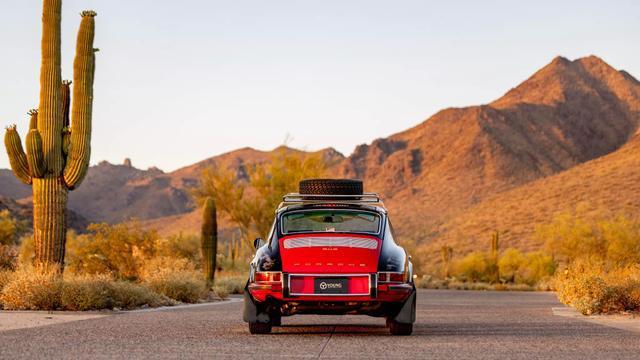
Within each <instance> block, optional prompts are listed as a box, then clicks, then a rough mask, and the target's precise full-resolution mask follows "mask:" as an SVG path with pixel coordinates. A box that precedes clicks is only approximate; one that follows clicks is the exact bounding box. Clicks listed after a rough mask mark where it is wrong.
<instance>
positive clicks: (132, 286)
mask: <svg viewBox="0 0 640 360" xmlns="http://www.w3.org/2000/svg"><path fill="white" fill-rule="evenodd" d="M111 286H112V288H113V292H112V298H113V306H114V307H117V308H120V309H135V308H137V307H140V306H143V305H148V306H150V307H158V306H165V305H172V304H173V302H172V301H171V299H168V298H167V297H165V296H162V295H161V294H158V293H155V292H153V291H152V290H150V289H149V288H148V287H146V286H143V285H140V284H136V283H133V282H130V281H114V282H112V283H111Z"/></svg>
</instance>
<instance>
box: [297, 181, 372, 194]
mask: <svg viewBox="0 0 640 360" xmlns="http://www.w3.org/2000/svg"><path fill="white" fill-rule="evenodd" d="M362 193H363V186H362V181H361V180H349V179H308V180H302V181H300V194H303V195H362Z"/></svg>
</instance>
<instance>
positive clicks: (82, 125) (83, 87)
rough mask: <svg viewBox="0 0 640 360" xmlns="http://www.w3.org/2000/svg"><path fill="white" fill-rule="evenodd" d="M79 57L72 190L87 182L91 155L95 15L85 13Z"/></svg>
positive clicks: (68, 178)
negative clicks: (86, 176) (85, 180)
mask: <svg viewBox="0 0 640 360" xmlns="http://www.w3.org/2000/svg"><path fill="white" fill-rule="evenodd" d="M81 15H82V22H81V23H80V30H79V31H78V42H77V45H76V58H75V60H74V63H73V82H74V84H75V85H74V87H73V113H72V115H73V116H72V121H73V123H72V132H71V145H70V150H69V155H67V164H66V167H65V169H64V182H65V183H66V184H67V187H68V188H69V189H70V190H73V189H75V188H76V187H77V186H78V185H80V183H81V182H82V180H83V179H84V177H85V175H86V173H87V168H88V167H89V159H90V156H91V144H90V142H91V113H92V108H93V76H94V69H95V56H94V49H93V38H94V34H95V20H94V17H95V16H96V13H95V12H94V11H83V12H82V14H81Z"/></svg>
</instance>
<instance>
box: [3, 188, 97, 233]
mask: <svg viewBox="0 0 640 360" xmlns="http://www.w3.org/2000/svg"><path fill="white" fill-rule="evenodd" d="M3 210H9V212H10V213H11V215H12V216H13V217H14V218H15V219H18V220H20V221H24V222H26V223H27V224H28V226H29V227H31V226H33V207H32V206H31V204H30V203H28V202H27V203H20V202H17V201H15V200H13V199H10V198H7V197H4V196H0V211H3ZM67 222H68V225H69V227H70V228H71V229H73V230H75V231H76V232H84V231H85V230H86V228H87V225H89V221H87V219H86V218H84V217H83V216H80V215H79V214H77V213H76V212H74V211H73V210H72V211H69V212H68V213H67Z"/></svg>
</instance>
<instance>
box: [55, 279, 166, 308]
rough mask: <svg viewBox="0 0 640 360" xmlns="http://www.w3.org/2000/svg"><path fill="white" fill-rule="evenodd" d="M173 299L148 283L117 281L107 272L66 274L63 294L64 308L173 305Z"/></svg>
mask: <svg viewBox="0 0 640 360" xmlns="http://www.w3.org/2000/svg"><path fill="white" fill-rule="evenodd" d="M172 304H173V301H172V300H171V299H169V298H167V297H165V296H162V295H161V294H158V293H156V292H154V291H152V290H151V289H149V288H147V287H146V286H143V285H140V284H136V283H132V282H126V281H117V280H114V279H112V278H110V277H108V276H104V275H102V276H73V277H71V278H65V279H64V281H63V286H62V292H61V295H60V307H61V308H62V309H64V310H72V311H86V310H99V309H114V308H117V309H135V308H138V307H140V306H143V305H146V306H150V307H158V306H163V305H172Z"/></svg>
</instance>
